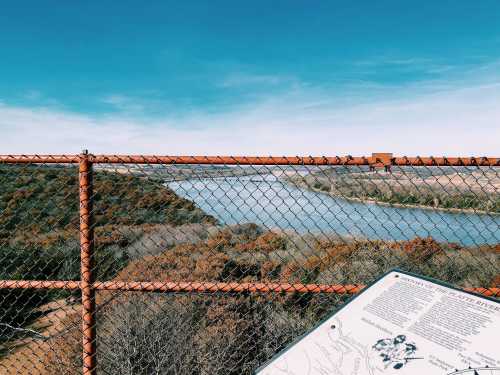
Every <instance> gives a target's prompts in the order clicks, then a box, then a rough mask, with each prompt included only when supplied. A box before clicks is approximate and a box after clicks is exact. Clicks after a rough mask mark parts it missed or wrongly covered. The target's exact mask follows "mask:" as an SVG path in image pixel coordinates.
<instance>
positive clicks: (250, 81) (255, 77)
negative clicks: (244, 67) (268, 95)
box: [217, 73, 295, 88]
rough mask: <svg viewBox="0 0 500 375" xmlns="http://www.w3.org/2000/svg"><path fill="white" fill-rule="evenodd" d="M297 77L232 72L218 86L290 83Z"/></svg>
mask: <svg viewBox="0 0 500 375" xmlns="http://www.w3.org/2000/svg"><path fill="white" fill-rule="evenodd" d="M294 81H295V79H294V78H293V77H289V76H281V75H266V74H248V73H232V74H229V75H228V76H226V77H224V78H223V79H222V80H221V82H219V83H218V85H217V86H218V87H227V88H233V87H242V86H255V85H259V86H276V85H281V84H285V83H287V84H289V83H291V82H294Z"/></svg>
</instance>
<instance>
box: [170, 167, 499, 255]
mask: <svg viewBox="0 0 500 375" xmlns="http://www.w3.org/2000/svg"><path fill="white" fill-rule="evenodd" d="M168 186H169V187H170V188H171V189H173V190H174V191H175V192H176V193H177V194H179V195H180V196H182V197H184V198H187V199H190V200H192V201H194V202H195V203H196V204H197V205H198V207H200V208H201V209H202V210H204V211H205V212H207V213H208V214H210V215H212V216H214V217H216V218H218V219H219V220H220V221H221V223H222V224H236V223H240V224H241V223H249V222H250V223H256V224H260V225H262V226H265V227H267V228H277V227H278V228H282V229H294V230H295V231H297V232H299V233H306V232H311V233H321V232H322V233H337V234H339V235H354V236H362V237H366V238H369V239H385V240H405V239H412V238H414V237H416V236H420V237H427V236H432V237H433V238H435V239H436V240H439V241H449V242H457V243H460V244H463V245H474V244H485V243H488V244H496V243H500V216H498V215H497V216H492V215H484V214H481V215H480V214H471V213H451V212H445V211H439V210H428V209H419V208H400V207H389V206H381V205H376V204H365V203H359V202H351V201H348V200H345V199H342V198H337V197H331V196H329V195H327V194H322V193H316V192H312V191H307V190H303V189H300V188H296V187H294V186H290V185H289V184H287V183H285V182H283V181H281V180H279V179H278V178H276V177H274V176H272V175H266V176H249V177H226V178H211V179H198V180H187V181H181V182H173V183H169V184H168Z"/></svg>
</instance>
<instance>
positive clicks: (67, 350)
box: [0, 153, 500, 375]
mask: <svg viewBox="0 0 500 375" xmlns="http://www.w3.org/2000/svg"><path fill="white" fill-rule="evenodd" d="M499 167H500V159H494V158H433V157H429V158H419V157H417V158H407V157H393V156H392V155H390V154H373V155H372V156H371V157H366V158H365V157H360V158H353V157H333V158H327V157H321V158H312V157H307V158H299V157H292V158H285V157H279V158H272V157H260V158H259V157H143V156H102V155H101V156H97V155H96V156H94V155H90V154H87V153H83V154H81V155H71V156H0V263H1V266H0V272H1V275H0V279H2V280H0V295H1V298H0V347H1V353H0V372H1V373H2V374H28V373H29V374H79V373H82V369H83V373H84V374H96V373H97V374H116V375H118V374H120V375H122V374H130V375H131V374H144V375H146V374H199V375H208V374H210V375H214V374H251V373H252V372H253V371H254V370H255V369H256V368H257V367H258V366H259V365H261V364H262V363H264V362H265V361H266V360H268V359H269V358H270V357H272V356H273V355H274V354H275V353H277V352H279V351H280V350H281V349H283V348H284V347H285V346H286V345H287V344H288V343H290V342H291V341H292V340H293V339H294V338H296V337H298V336H299V335H301V334H302V333H304V332H305V331H306V330H308V329H309V328H311V327H312V326H314V325H315V324H316V323H318V322H319V321H320V320H321V319H322V318H323V317H324V316H325V314H327V313H329V312H331V311H332V310H334V309H335V308H337V307H338V306H340V305H341V304H342V303H344V302H345V301H346V300H347V299H348V298H349V297H350V295H352V294H354V293H357V292H358V291H359V290H361V289H362V288H363V286H364V285H366V284H367V283H370V282H371V281H373V280H374V279H375V278H377V277H378V276H380V275H381V274H382V273H384V272H386V271H388V270H389V269H392V268H395V267H398V268H400V269H403V270H406V271H412V272H415V273H419V274H422V275H426V276H430V277H434V278H437V279H439V280H443V281H446V282H449V283H452V284H454V285H456V286H459V287H462V288H465V289H468V290H473V291H475V292H478V293H483V294H486V295H489V296H493V297H499V296H500V289H499V287H500V285H499V284H500V262H499V257H500V230H499V225H500V215H499V213H500V175H499V171H500V168H499Z"/></svg>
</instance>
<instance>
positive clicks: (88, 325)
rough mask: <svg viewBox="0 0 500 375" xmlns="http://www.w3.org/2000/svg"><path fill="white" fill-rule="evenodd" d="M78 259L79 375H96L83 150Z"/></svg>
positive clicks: (88, 165) (87, 172)
mask: <svg viewBox="0 0 500 375" xmlns="http://www.w3.org/2000/svg"><path fill="white" fill-rule="evenodd" d="M79 187H80V189H79V190H80V254H81V255H80V256H81V292H82V336H83V337H82V340H83V342H82V344H83V353H82V355H83V374H84V375H95V374H96V324H95V309H96V305H95V289H94V286H93V283H94V275H93V268H94V264H93V261H94V259H93V258H94V254H93V252H94V233H93V231H94V229H93V226H92V162H91V161H90V159H89V155H88V152H87V150H84V151H83V152H82V154H81V157H80V164H79Z"/></svg>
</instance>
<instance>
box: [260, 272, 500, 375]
mask: <svg viewBox="0 0 500 375" xmlns="http://www.w3.org/2000/svg"><path fill="white" fill-rule="evenodd" d="M256 374H258V375H382V374H383V375H452V374H453V375H458V374H464V375H500V303H499V302H498V301H495V300H493V299H488V298H486V297H481V296H478V295H475V294H471V293H467V292H464V291H461V290H458V289H455V288H453V287H450V286H446V285H443V284H442V283H439V282H436V281H433V280H429V279H427V278H422V277H419V276H416V275H412V274H407V273H404V272H400V271H392V272H389V273H388V274H386V275H385V276H383V277H382V278H381V279H379V280H378V281H377V282H375V283H374V284H372V285H371V286H370V287H368V288H365V290H364V291H363V292H362V293H360V294H359V295H358V296H356V297H354V298H353V299H352V300H351V301H350V302H349V303H347V304H346V305H345V306H344V307H343V308H342V309H340V310H339V311H338V312H336V313H335V314H333V315H332V316H330V317H329V318H328V319H326V320H325V321H324V322H323V323H321V324H320V325H319V326H317V327H316V328H315V329H313V330H312V331H311V332H310V333H308V334H306V335H304V336H303V337H302V338H301V339H299V340H298V341H297V342H295V343H294V344H292V345H291V346H290V347H289V348H288V349H285V350H283V352H282V353H280V354H278V355H277V356H276V357H275V358H273V359H272V360H271V361H270V362H269V363H268V364H266V365H264V366H263V367H262V368H260V369H259V370H257V372H256Z"/></svg>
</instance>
